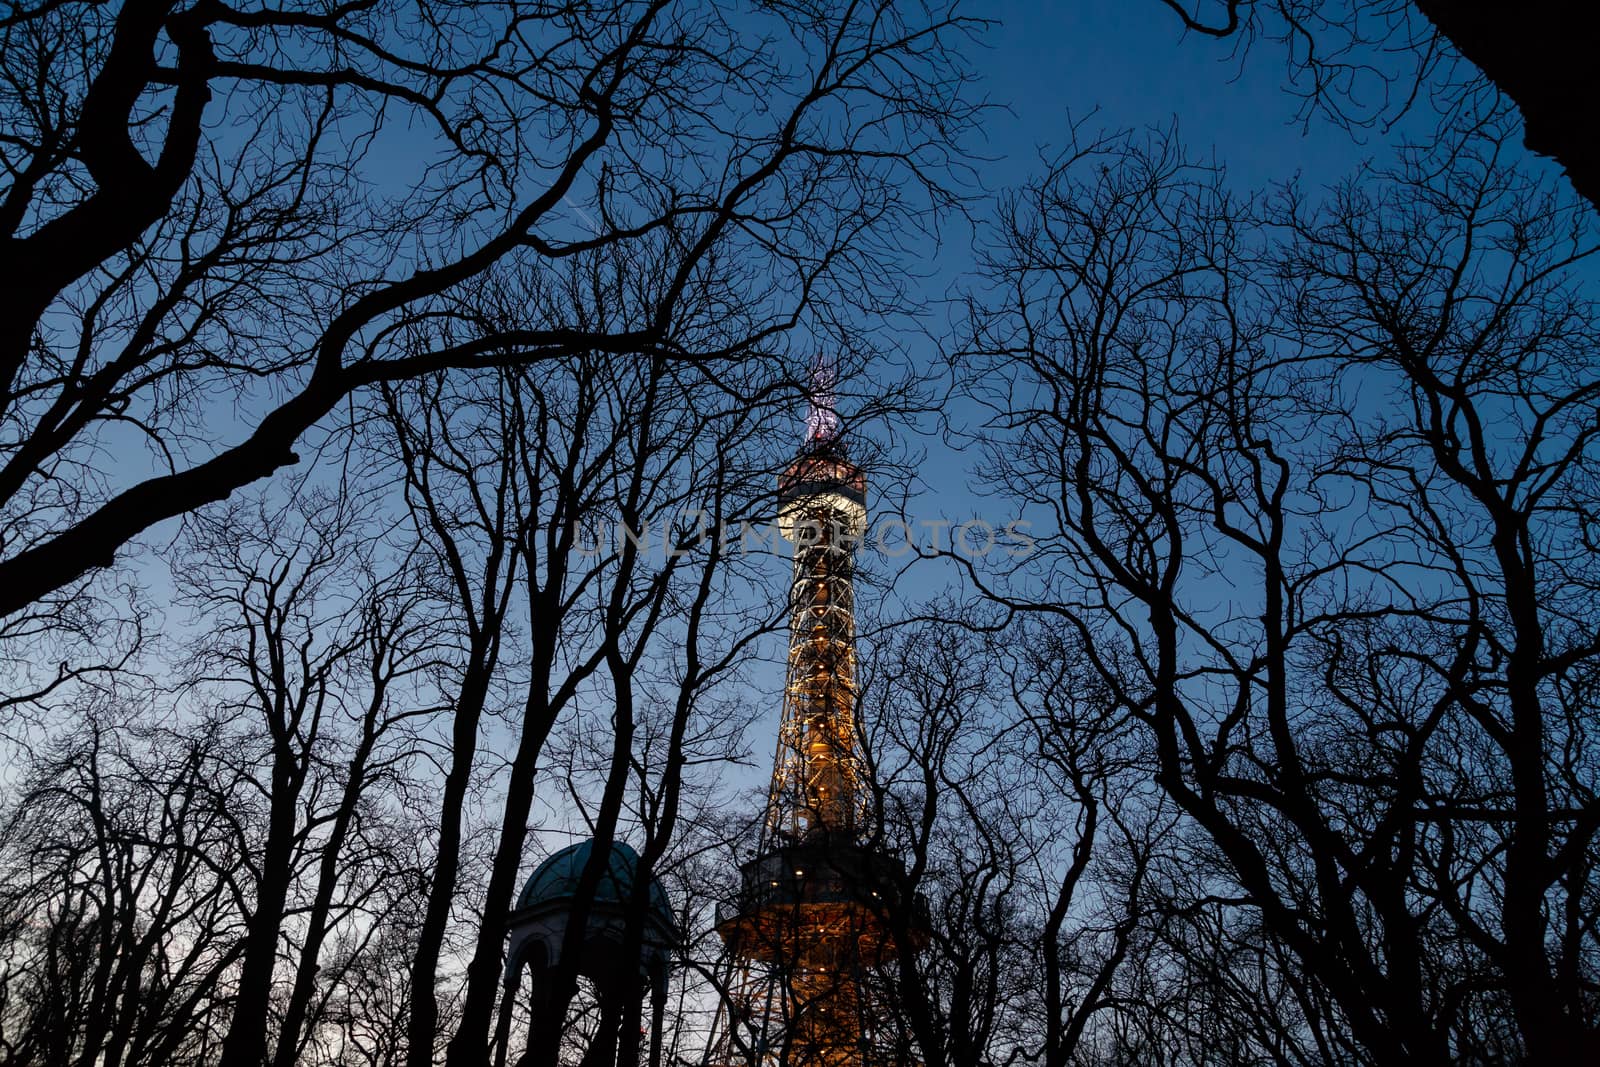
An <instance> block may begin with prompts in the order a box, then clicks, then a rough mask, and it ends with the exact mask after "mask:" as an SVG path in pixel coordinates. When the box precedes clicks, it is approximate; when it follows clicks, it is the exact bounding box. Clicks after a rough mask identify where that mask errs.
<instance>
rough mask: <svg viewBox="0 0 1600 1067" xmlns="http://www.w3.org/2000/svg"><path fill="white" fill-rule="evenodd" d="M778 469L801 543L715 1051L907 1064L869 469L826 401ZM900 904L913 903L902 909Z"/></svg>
mask: <svg viewBox="0 0 1600 1067" xmlns="http://www.w3.org/2000/svg"><path fill="white" fill-rule="evenodd" d="M806 430H807V434H806V441H805V444H804V445H803V446H802V447H801V449H800V452H799V454H798V455H797V456H796V457H795V459H794V461H793V462H792V463H791V464H790V465H789V467H788V469H787V470H785V471H784V472H783V474H782V475H781V476H780V477H779V484H778V489H779V523H780V528H781V530H782V533H783V536H784V537H785V538H786V539H788V540H789V541H790V542H792V543H793V545H794V578H793V582H792V584H791V586H790V595H789V613H790V614H789V657H788V670H787V679H786V684H785V687H784V701H783V715H782V719H781V721H780V724H779V727H778V747H777V754H776V757H775V758H774V760H773V768H772V785H771V789H770V792H769V794H768V798H767V808H766V814H765V818H764V820H763V822H762V828H761V837H760V842H759V844H758V847H757V849H756V852H755V855H754V856H753V857H752V858H751V859H749V860H747V861H746V862H744V863H743V864H742V865H741V866H740V883H739V891H738V893H737V895H736V897H735V898H734V899H733V900H731V901H729V902H727V903H726V904H725V905H724V906H723V907H722V908H720V909H719V910H718V922H717V931H718V933H719V934H720V935H721V936H722V939H723V941H724V943H725V944H726V946H727V948H728V950H729V956H730V958H731V960H732V963H733V970H732V974H731V976H730V991H729V997H728V999H727V1008H726V1009H725V1010H724V1012H723V1013H722V1016H721V1019H720V1020H719V1032H718V1034H717V1037H716V1039H715V1041H714V1045H713V1057H714V1059H715V1060H716V1062H718V1063H719V1064H724V1065H731V1064H752V1065H756V1064H759V1065H762V1067H766V1065H783V1067H857V1065H861V1067H867V1065H879V1064H891V1063H893V1064H903V1063H905V1062H906V1057H905V1056H904V1055H903V1049H902V1048H901V1045H902V1043H901V1042H900V1041H898V1040H896V1039H895V1038H894V1037H892V1036H891V1034H890V1033H889V1032H888V1031H889V1029H890V1027H889V1021H888V1018H887V1013H886V1011H885V1008H886V1004H885V1003H884V989H885V983H884V982H883V981H881V979H882V977H883V971H884V969H885V964H887V963H888V962H889V961H890V960H891V959H892V958H893V957H894V955H895V938H894V927H895V925H896V924H895V923H893V922H891V916H895V915H897V914H898V915H899V916H900V918H901V920H902V921H901V922H900V923H899V924H898V926H899V929H900V931H901V933H902V935H903V936H909V937H910V938H911V940H912V941H913V942H920V941H921V940H922V939H923V938H924V936H925V935H924V934H923V933H922V930H923V924H922V923H921V921H920V920H919V919H918V918H917V915H919V914H920V911H919V909H918V908H917V905H916V902H915V900H909V899H908V900H902V883H903V882H904V880H905V874H904V868H903V866H902V865H901V863H900V862H899V860H898V859H896V858H895V857H894V856H892V855H891V854H889V853H888V852H886V851H884V850H883V849H881V848H879V847H876V846H875V845H874V844H873V842H874V839H875V835H874V833H873V830H874V827H873V825H872V820H871V816H870V812H871V810H872V806H871V803H870V801H871V796H870V789H869V786H870V782H869V781H868V780H867V776H866V770H865V768H864V765H863V763H862V760H861V758H860V753H859V751H858V748H857V744H856V696H857V689H856V685H857V682H856V647H855V645H856V642H855V636H856V634H855V630H856V622H855V588H854V581H853V578H854V566H855V560H854V555H855V547H856V545H857V543H859V541H860V540H861V538H862V535H863V533H864V532H865V529H866V521H867V509H866V491H867V487H866V479H865V476H864V475H863V473H862V471H861V468H860V467H858V466H857V465H856V464H854V463H853V462H851V460H850V458H849V455H848V453H847V451H846V449H845V446H844V442H843V441H842V439H841V438H840V435H839V430H838V422H837V419H836V418H835V417H834V415H833V413H832V410H831V405H829V404H828V402H827V400H826V399H823V400H819V401H813V405H812V411H811V416H810V417H809V418H808V419H807V420H806ZM902 906H903V907H905V908H908V909H909V911H900V910H899V909H901V908H902Z"/></svg>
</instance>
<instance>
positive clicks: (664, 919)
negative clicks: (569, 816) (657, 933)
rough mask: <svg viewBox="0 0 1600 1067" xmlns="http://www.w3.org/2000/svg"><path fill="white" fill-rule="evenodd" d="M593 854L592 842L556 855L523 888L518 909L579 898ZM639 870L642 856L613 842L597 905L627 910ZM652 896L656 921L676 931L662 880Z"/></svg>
mask: <svg viewBox="0 0 1600 1067" xmlns="http://www.w3.org/2000/svg"><path fill="white" fill-rule="evenodd" d="M593 852H594V842H593V841H592V840H589V841H580V842H578V843H577V844H575V845H568V846H567V847H566V848H564V849H561V850H560V851H559V852H555V853H552V854H551V855H550V857H549V858H547V859H546V860H545V861H544V862H543V863H541V864H539V866H538V867H537V868H535V869H534V872H533V874H532V875H531V876H529V878H528V882H527V884H526V885H524V886H523V887H522V894H521V896H519V897H518V898H517V907H518V908H519V909H521V908H529V907H533V906H534V905H537V904H547V903H553V902H555V901H558V900H566V899H570V898H572V897H573V896H575V895H576V894H577V891H578V880H579V879H580V878H581V877H583V868H584V867H585V866H586V865H587V864H588V862H589V857H590V855H592V854H593ZM638 869H639V854H638V853H637V852H635V851H634V850H633V849H631V848H629V847H628V845H627V844H625V843H623V842H621V841H616V842H613V843H612V845H611V862H610V864H608V865H607V870H606V871H605V872H604V873H603V874H601V875H600V883H599V884H598V885H597V886H595V891H594V902H595V903H596V904H616V905H624V906H625V905H626V904H627V903H628V902H629V900H630V899H631V898H632V896H633V880H634V872H636V871H637V870H638ZM649 893H650V911H651V915H652V917H653V918H655V919H656V920H657V921H658V922H659V923H661V924H663V925H664V926H666V927H668V928H671V927H673V926H674V923H673V915H672V903H671V902H670V901H669V900H668V899H667V893H666V890H665V889H663V888H662V887H661V882H660V881H659V880H658V879H656V878H651V879H650V891H649Z"/></svg>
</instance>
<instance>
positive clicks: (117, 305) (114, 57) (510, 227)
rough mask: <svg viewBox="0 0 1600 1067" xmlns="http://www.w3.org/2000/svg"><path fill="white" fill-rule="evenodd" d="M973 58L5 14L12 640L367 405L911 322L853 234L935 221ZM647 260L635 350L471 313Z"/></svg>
mask: <svg viewBox="0 0 1600 1067" xmlns="http://www.w3.org/2000/svg"><path fill="white" fill-rule="evenodd" d="M966 28H967V23H966V22H964V21H963V20H962V19H961V18H960V17H958V16H956V15H955V14H953V13H951V12H949V11H947V10H945V9H944V8H943V7H942V6H937V5H935V6H931V7H930V6H924V5H920V4H915V3H913V4H908V5H900V4H896V3H890V2H887V0H885V2H882V3H877V4H868V5H858V4H852V5H848V6H846V7H845V8H843V9H840V10H837V11H835V10H834V9H832V8H831V7H830V6H829V5H811V4H798V5H781V6H777V7H774V6H769V5H753V6H750V7H746V6H744V5H740V4H729V5H716V4H713V5H705V4H681V5H680V4H674V3H670V2H667V0H653V2H649V3H644V2H640V3H616V4H609V5H600V6H594V5H582V4H567V3H541V2H533V3H521V2H518V3H513V4H510V5H499V6H496V7H493V8H485V7H483V6H482V5H479V4H475V3H456V2H446V3H442V4H440V3H427V4H419V3H414V2H411V0H361V2H357V3H353V4H348V5H340V6H335V7H333V8H324V7H317V6H311V7H303V8H302V7H299V6H291V7H288V8H284V7H279V6H271V5H257V6H246V7H242V8H241V7H230V6H228V5H225V4H215V3H195V4H188V5H183V4H179V3H175V2H170V0H166V2H162V0H156V2H150V3H136V4H126V5H121V6H120V7H118V8H117V9H116V10H115V11H112V10H108V9H107V8H106V7H104V6H103V5H99V4H93V3H84V4H77V3H60V2H56V0H48V2H41V3H37V4H33V5H22V6H18V7H15V8H14V9H12V10H11V11H10V12H9V13H8V14H7V15H6V16H5V17H4V19H3V21H0V33H3V34H4V38H3V42H0V43H3V48H0V55H3V56H4V57H5V59H4V62H3V64H0V70H3V74H0V85H3V92H0V106H3V107H4V108H5V111H4V115H5V125H6V128H7V129H8V130H9V131H12V132H11V133H9V134H8V136H7V137H6V138H5V139H4V141H3V142H0V151H3V152H4V163H5V166H4V172H5V178H4V185H3V187H0V203H3V205H4V206H3V209H0V224H3V230H4V234H5V240H6V245H5V250H4V254H3V267H0V278H3V281H4V284H3V285H0V290H3V292H4V296H3V297H0V300H3V302H4V303H3V308H0V310H3V312H4V315H3V318H4V320H5V323H6V325H5V327H4V331H5V333H4V336H0V419H3V424H4V425H5V426H6V427H7V428H8V432H7V434H6V443H5V445H4V446H3V447H4V449H5V451H4V454H3V457H0V506H3V507H4V509H5V511H4V516H5V524H6V525H5V529H6V530H7V536H6V542H5V546H4V552H5V558H4V559H3V560H0V590H3V592H0V613H3V614H10V613H13V612H16V611H19V610H21V609H24V608H26V607H27V606H28V605H30V604H35V603H37V602H39V601H40V600H41V598H47V597H49V596H50V595H51V594H52V593H54V592H55V591H58V590H62V589H64V588H66V587H68V586H69V585H70V584H71V583H72V582H73V581H75V580H76V579H77V578H78V577H79V576H81V575H84V574H86V573H87V572H89V571H92V570H93V569H95V568H99V567H106V566H109V565H110V564H111V563H112V561H113V559H114V557H115V555H116V553H117V552H119V551H120V550H121V549H122V548H123V547H124V546H125V545H127V544H128V543H129V542H130V540H132V539H134V538H136V537H138V536H139V535H140V534H141V533H142V532H143V531H145V530H148V529H150V528H151V527H152V526H154V525H155V524H157V523H160V522H161V521H163V520H165V519H169V518H172V517H174V516H180V515H183V514H185V513H187V512H189V511H192V510H193V509H195V508H197V507H199V506H201V505H204V504H207V503H211V502H214V501H217V500H220V499H223V498H225V497H226V496H228V495H229V494H230V493H232V492H233V491H234V490H236V489H238V488H239V487H240V486H243V485H246V484H248V483H250V482H252V481H255V480H257V479H260V478H263V477H265V476H267V475H269V474H271V473H272V472H273V471H275V470H277V469H279V468H281V467H283V466H285V465H288V464H292V463H294V462H296V460H297V455H296V453H295V448H296V447H297V442H298V441H299V440H300V439H301V437H302V436H303V435H304V434H305V433H306V432H307V431H308V430H310V429H311V428H312V427H314V426H317V425H318V424H319V422H320V421H321V420H323V419H325V418H326V417H328V416H329V414H330V413H331V412H333V411H334V410H335V409H336V407H338V405H340V404H341V402H343V401H344V400H345V398H347V397H349V396H350V395H351V394H352V393H353V392H356V391H359V390H362V389H365V388H366V387H369V386H373V385H376V384H378V383H382V382H388V381H395V380H399V379H403V378H407V377H411V376H414V375H417V374H419V373H425V372H428V371H438V370H443V369H446V368H452V367H485V366H492V365H497V364H526V363H531V362H536V361H539V360H542V359H547V358H551V357H556V356H565V355H571V354H574V353H578V352H603V353H609V354H611V355H614V356H617V357H619V358H628V357H637V356H639V355H641V354H642V355H647V356H650V357H655V358H671V359H685V360H691V361H699V362H706V361H711V360H716V359H719V358H733V357H738V356H741V355H744V354H748V353H754V352H760V351H763V350H766V349H768V348H770V347H772V345H774V344H776V343H777V339H778V338H779V337H781V335H782V334H783V333H784V332H785V331H787V330H788V329H789V328H791V327H792V326H793V325H795V324H796V323H797V322H800V321H806V320H812V319H813V318H814V317H813V316H812V314H811V312H812V310H813V309H814V308H816V307H818V306H819V305H822V304H824V303H827V304H834V303H835V298H836V297H837V298H838V300H837V303H836V306H834V307H832V308H830V309H829V310H828V311H827V312H826V314H824V315H822V316H821V317H820V318H815V322H816V324H817V326H818V328H819V329H820V330H826V329H827V328H828V324H829V323H831V322H839V321H843V320H845V319H847V318H848V313H847V312H845V311H844V310H843V309H848V308H866V309H872V308H874V307H875V306H876V305H878V304H879V303H880V302H881V301H892V300H894V299H897V297H898V292H897V288H896V286H895V285H894V283H893V282H892V280H890V272H886V271H882V270H879V269H878V266H879V262H878V256H879V254H880V252H881V250H882V246H878V245H875V244H874V242H873V240H872V239H871V236H870V235H871V234H873V233H875V232H881V231H883V230H885V228H893V227H898V226H917V225H920V224H921V220H922V219H923V218H925V217H926V214H925V212H924V210H923V209H924V207H925V206H928V205H939V204H947V203H949V202H950V199H951V196H950V193H949V192H948V190H947V188H946V187H945V185H944V184H943V183H942V181H941V177H940V175H941V174H947V173H948V164H949V163H950V160H949V158H948V152H949V149H950V146H951V144H952V141H951V137H952V136H953V135H956V134H959V132H960V130H961V129H962V128H964V126H965V125H966V123H967V122H968V120H969V119H970V116H971V110H970V107H969V105H967V104H966V103H965V102H964V101H963V99H962V96H961V89H962V85H963V82H964V80H965V79H964V75H963V74H962V72H961V70H960V69H959V67H958V66H957V65H956V64H955V62H954V60H953V57H952V55H951V53H950V51H949V49H950V47H951V45H952V43H953V41H954V39H955V38H957V37H959V36H961V35H962V34H963V33H964V32H965V30H966ZM790 57H792V58H794V59H795V60H797V62H790ZM841 119H842V121H840V120H841ZM408 128H416V129H418V130H419V131H420V132H417V133H413V134H411V135H410V136H409V137H406V135H404V134H403V132H402V131H404V130H406V129H408ZM394 138H402V139H403V140H404V141H405V143H406V145H407V146H408V148H409V150H410V151H412V152H414V156H415V159H414V162H415V165H414V167H412V168H411V172H410V173H405V168H404V166H402V167H401V168H400V173H397V168H396V167H395V166H394V165H393V163H392V157H391V155H390V152H389V150H388V148H387V147H386V146H387V143H388V142H390V141H391V139H394ZM403 151H405V150H403ZM397 185H398V186H399V187H400V189H401V190H403V191H400V192H397V191H396V186H397ZM564 205H576V207H575V208H574V209H573V210H574V211H575V213H576V214H577V215H578V216H579V218H580V219H582V220H585V221H584V223H583V225H580V226H577V227H573V226H571V225H569V224H566V223H565V222H564V221H563V219H564V212H566V210H567V208H566V207H564ZM633 249H640V250H649V249H654V250H655V251H656V252H658V253H659V257H658V256H654V255H645V256H643V257H641V258H642V259H643V260H646V261H650V262H652V263H655V264H656V266H657V269H659V270H660V274H659V275H658V277H659V279H660V283H659V284H658V285H655V286H653V287H651V289H650V291H649V297H650V303H649V304H648V305H647V306H643V307H640V308H638V309H636V310H637V313H636V314H634V315H632V316H631V317H630V318H628V319H627V320H626V325H625V326H623V325H619V324H618V323H619V321H620V320H616V319H613V320H611V321H610V322H609V324H606V323H602V322H601V321H600V320H598V319H596V318H592V317H591V318H584V317H569V318H565V319H562V320H546V319H538V320H535V321H526V320H524V321H521V322H518V323H516V324H514V325H512V324H501V325H500V326H498V327H497V326H495V324H493V323H491V322H489V321H487V320H485V319H484V318H483V317H481V316H478V315H476V314H475V313H474V311H473V306H472V305H473V301H472V296H473V295H474V293H475V292H476V290H477V288H478V286H479V284H480V282H481V280H482V279H483V278H484V276H485V273H486V272H489V271H492V270H494V269H495V268H496V267H497V266H500V265H504V264H507V263H522V264H525V265H527V266H528V267H529V268H530V270H529V273H528V277H530V278H532V279H537V278H538V277H540V276H541V275H540V273H539V271H538V270H537V269H536V268H535V265H537V264H543V265H544V266H546V267H555V266H557V265H558V264H560V263H562V262H563V261H565V260H568V259H570V258H572V257H574V256H580V255H585V254H590V253H593V252H595V251H597V250H609V251H610V253H612V254H613V256H614V259H613V262H616V263H622V262H626V259H627V253H628V252H629V251H630V250H633ZM735 324H737V328H734V325H735ZM219 397H227V398H230V399H232V400H236V401H237V403H238V406H237V408H236V409H234V410H236V411H237V412H238V416H239V417H238V423H239V424H240V425H239V426H238V427H237V428H235V427H234V426H233V425H228V424H219V423H215V422H211V421H208V419H207V416H208V415H209V414H211V413H214V412H219V411H220V409H223V408H225V407H227V405H223V404H219V403H218V402H217V401H218V399H219ZM230 440H231V441H232V443H228V444H221V445H218V444H215V443H214V442H217V441H230ZM105 449H116V450H117V451H119V452H120V453H121V454H123V455H124V456H126V457H127V459H128V462H127V463H126V464H121V465H117V466H116V467H113V466H111V465H108V464H105V463H103V462H101V461H100V460H99V458H98V457H99V456H100V455H101V454H102V453H103V450H105ZM141 450H143V451H144V452H145V454H146V455H147V457H148V462H141V461H140V459H139V457H140V452H141Z"/></svg>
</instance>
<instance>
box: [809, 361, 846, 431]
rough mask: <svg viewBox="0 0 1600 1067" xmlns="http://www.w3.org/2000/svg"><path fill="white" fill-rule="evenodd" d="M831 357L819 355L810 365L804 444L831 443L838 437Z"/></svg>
mask: <svg viewBox="0 0 1600 1067" xmlns="http://www.w3.org/2000/svg"><path fill="white" fill-rule="evenodd" d="M835 377H836V375H835V371H834V366H833V357H832V356H827V355H819V356H817V358H816V359H815V360H814V361H813V362H812V364H811V388H810V389H809V390H808V394H809V396H808V399H809V401H810V406H809V409H808V410H807V411H806V444H808V445H809V444H818V443H822V442H827V441H832V440H834V439H835V438H837V437H838V436H839V412H838V410H837V409H836V408H835V407H834V396H833V385H834V380H835Z"/></svg>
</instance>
